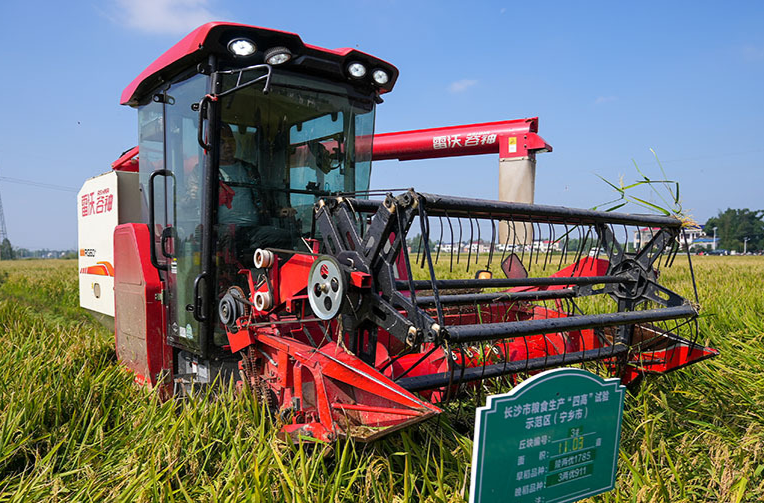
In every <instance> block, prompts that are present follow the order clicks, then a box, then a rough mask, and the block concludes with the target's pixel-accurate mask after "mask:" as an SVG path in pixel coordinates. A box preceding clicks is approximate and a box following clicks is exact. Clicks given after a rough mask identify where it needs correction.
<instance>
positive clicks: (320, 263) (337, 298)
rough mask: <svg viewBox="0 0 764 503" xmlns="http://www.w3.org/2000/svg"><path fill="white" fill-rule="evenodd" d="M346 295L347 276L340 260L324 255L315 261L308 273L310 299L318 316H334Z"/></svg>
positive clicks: (321, 317) (325, 318) (312, 307)
mask: <svg viewBox="0 0 764 503" xmlns="http://www.w3.org/2000/svg"><path fill="white" fill-rule="evenodd" d="M344 296H345V276H344V273H343V272H342V269H341V267H340V264H339V262H337V261H336V260H335V259H334V258H332V257H328V256H323V257H321V258H319V259H318V260H316V261H315V262H313V265H312V267H311V268H310V272H309V273H308V300H309V301H310V307H311V309H313V312H314V313H315V315H316V317H318V318H319V319H322V320H330V319H332V318H334V317H335V316H336V315H337V313H338V312H339V310H340V307H341V306H342V301H343V298H344Z"/></svg>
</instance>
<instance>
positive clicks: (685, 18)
mask: <svg viewBox="0 0 764 503" xmlns="http://www.w3.org/2000/svg"><path fill="white" fill-rule="evenodd" d="M212 20H221V21H235V22H240V23H245V24H254V25H258V26H265V27H270V28H277V29H282V30H286V31H293V32H296V33H298V34H300V36H301V37H302V39H303V40H304V41H305V42H306V43H309V44H314V45H320V46H324V47H330V48H334V47H348V46H349V47H357V48H359V49H360V50H363V51H366V52H369V53H371V54H374V55H376V56H378V57H381V58H383V59H386V60H387V61H389V62H391V63H393V64H394V65H396V66H397V67H398V68H399V70H400V72H401V75H400V78H399V80H398V83H397V85H396V88H395V90H394V91H393V92H392V93H390V94H388V95H386V96H385V103H383V104H382V105H380V106H379V107H378V109H377V129H376V131H377V132H388V131H399V130H407V129H418V128H427V127H437V126H446V125H454V124H468V123H473V122H486V121H497V120H505V119H515V118H521V117H533V116H538V117H539V118H540V131H539V132H540V134H541V136H542V137H544V139H546V140H547V142H548V143H550V144H552V145H553V146H554V152H552V153H547V154H542V155H540V156H539V158H538V169H537V178H536V201H537V202H539V203H544V204H559V205H565V206H577V207H592V206H594V205H596V204H598V203H602V202H604V201H607V200H608V199H612V198H613V197H614V193H613V191H612V189H609V188H608V186H607V185H606V184H605V183H604V182H602V181H601V180H600V179H599V178H598V177H597V175H601V176H603V177H605V178H607V179H608V180H612V181H617V180H619V178H621V177H623V180H624V181H625V182H627V183H628V182H630V181H633V180H636V179H637V177H638V173H637V171H636V169H635V167H634V164H633V161H634V162H636V163H637V164H638V165H639V167H640V169H642V170H643V171H644V172H646V173H648V174H649V175H650V176H654V177H656V178H657V177H659V176H660V172H659V170H658V166H657V164H656V161H655V157H654V156H653V154H652V152H651V151H650V149H651V148H652V149H654V150H655V152H656V153H657V155H658V157H659V158H660V160H661V161H662V163H663V166H664V168H665V170H666V171H667V173H668V176H669V177H670V178H672V179H674V180H677V181H679V182H680V187H681V193H682V204H683V207H684V209H685V210H687V211H688V212H689V213H690V214H691V215H693V216H694V217H695V218H696V219H697V220H699V221H700V222H704V221H705V220H706V219H707V218H708V217H710V216H713V215H715V214H716V213H717V212H718V211H719V210H723V209H726V208H727V207H733V208H744V207H745V208H750V209H760V208H764V85H763V84H764V30H763V29H762V27H763V26H764V3H762V2H727V3H719V2H697V1H696V2H665V1H664V2H629V3H627V2H511V1H486V2H473V3H468V2H452V1H440V2H435V1H432V2H430V1H427V2H417V1H398V0H394V1H373V2H372V1H366V0H357V1H354V2H329V1H322V2H315V1H314V2H299V1H297V2H289V3H287V2H254V1H248V2H233V1H222V0H220V1H218V0H132V1H130V0H101V1H98V2H96V1H93V2H52V1H49V2H42V3H40V2H15V1H8V2H4V4H3V9H2V16H1V19H0V42H1V43H2V46H3V47H4V50H3V59H2V61H3V72H2V78H0V95H1V96H3V101H4V103H3V107H2V110H3V115H4V117H3V120H2V126H0V131H2V135H1V138H2V139H0V196H1V197H2V202H3V208H4V212H5V219H6V223H7V228H8V234H9V237H10V239H11V242H12V243H13V244H14V246H19V247H27V248H42V247H48V248H76V242H77V240H76V239H77V238H76V233H77V229H76V226H77V223H76V222H77V220H76V216H77V215H76V205H75V195H76V193H75V192H72V191H64V190H55V189H51V188H46V187H43V186H40V185H39V184H49V185H54V186H57V187H70V188H73V189H78V188H79V187H80V185H81V184H82V182H83V181H84V180H85V179H87V178H89V177H91V176H95V175H97V174H100V173H102V172H105V171H107V170H108V169H109V165H110V163H111V162H112V161H113V160H114V159H116V158H117V157H118V156H119V154H121V153H122V152H123V151H124V150H126V149H128V148H130V147H132V146H133V145H135V144H136V143H137V119H136V112H135V110H133V109H131V108H129V107H122V106H120V105H119V97H120V94H121V92H122V90H123V89H124V87H125V86H127V84H128V83H129V82H130V81H131V80H132V79H133V78H134V77H135V76H136V75H138V73H140V71H142V70H143V69H144V68H145V67H146V66H147V65H148V64H149V63H150V62H151V61H153V60H154V59H155V58H156V57H157V56H159V54H161V53H162V52H163V51H165V50H166V49H167V48H169V47H170V46H171V45H172V44H173V43H175V42H176V41H177V40H179V39H180V38H181V37H182V36H183V35H185V34H186V33H187V32H188V31H190V30H191V29H193V28H194V27H196V26H198V25H199V24H202V23H204V22H206V21H212ZM497 166H498V159H497V156H493V155H485V156H477V157H462V158H453V159H440V160H423V161H410V162H398V161H384V162H379V163H376V164H375V166H374V168H373V175H372V186H373V187H376V188H392V187H401V186H413V187H415V188H416V189H418V190H421V191H427V192H436V193H449V194H455V195H464V196H472V197H485V198H496V197H497V185H496V184H497V176H498V175H497ZM9 178H12V179H22V180H32V181H34V182H37V183H38V185H29V184H21V183H14V182H13V181H12V180H9ZM632 211H638V209H637V208H633V209H632Z"/></svg>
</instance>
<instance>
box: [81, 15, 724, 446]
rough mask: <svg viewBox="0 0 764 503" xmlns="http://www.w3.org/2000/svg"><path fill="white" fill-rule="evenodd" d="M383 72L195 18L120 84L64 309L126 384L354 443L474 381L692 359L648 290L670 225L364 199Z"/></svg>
mask: <svg viewBox="0 0 764 503" xmlns="http://www.w3.org/2000/svg"><path fill="white" fill-rule="evenodd" d="M397 76H398V72H397V70H396V69H395V67H393V66H392V65H390V64H388V63H386V62H384V61H381V60H379V59H377V58H374V57H372V56H369V55H367V54H364V53H361V52H359V51H356V50H353V49H338V50H328V49H322V48H318V47H315V46H310V45H307V44H304V43H303V42H302V41H301V40H300V38H299V37H298V36H297V35H294V34H291V33H285V32H279V31H274V30H267V29H262V28H256V27H251V26H243V25H235V24H225V23H210V24H207V25H204V26H202V27H200V28H198V29H197V30H195V31H194V32H192V33H191V34H189V35H188V36H187V37H186V38H184V39H183V40H181V41H180V42H179V43H178V44H176V45H175V46H174V47H173V48H171V49H170V50H169V51H168V52H167V53H165V54H164V55H163V56H161V57H160V58H159V59H157V60H156V61H155V62H154V63H153V64H152V65H150V66H149V67H148V68H147V69H146V70H145V71H144V72H143V73H142V74H141V75H139V77H138V78H137V79H135V81H133V83H132V84H131V85H130V86H128V88H127V89H125V91H124V93H123V95H122V103H123V104H127V105H130V106H132V107H135V108H137V111H138V122H139V146H138V148H137V149H134V150H133V151H131V152H129V153H127V154H125V155H124V156H123V157H122V158H121V159H120V160H119V161H117V162H116V163H115V164H114V166H113V167H114V172H115V173H117V174H118V177H117V178H119V180H118V182H119V183H118V184H117V183H115V182H114V181H111V182H109V183H113V184H114V186H113V188H108V187H106V188H103V187H100V185H99V184H103V183H106V182H105V181H104V180H100V177H96V178H94V179H91V180H89V181H88V182H86V185H85V187H83V191H82V192H81V194H80V201H81V205H84V206H81V212H80V248H81V249H88V250H92V251H93V253H91V254H90V255H89V256H81V261H82V260H88V259H90V260H93V261H98V259H99V258H100V259H104V258H105V259H106V260H100V261H98V263H99V264H104V263H106V264H109V267H110V268H111V269H110V270H111V271H112V274H113V285H114V286H113V292H114V303H113V305H112V306H110V308H111V309H112V311H111V313H110V312H109V311H108V309H107V308H102V307H99V306H101V304H97V303H96V299H95V298H93V299H91V298H90V297H94V296H95V297H97V298H98V300H100V301H101V302H102V303H103V300H102V299H101V296H102V295H101V291H102V290H103V288H101V287H100V284H99V288H98V293H99V294H98V295H97V296H96V295H95V291H96V289H95V286H94V285H96V284H97V283H96V282H95V281H93V280H92V277H91V275H90V274H91V273H90V272H89V271H90V270H89V269H88V268H87V267H81V273H82V275H81V299H83V300H82V304H83V306H86V307H90V308H91V309H92V310H94V311H99V312H102V313H103V314H107V315H108V314H112V315H113V316H114V321H115V331H116V344H117V354H118V357H119V358H120V360H121V361H122V362H124V363H125V364H126V365H127V366H128V367H129V368H130V369H131V370H132V371H133V372H134V373H135V374H136V379H137V380H138V381H139V382H144V383H146V384H149V385H151V386H156V387H159V388H160V389H161V390H162V392H164V393H171V392H179V391H181V390H186V389H188V388H190V387H192V386H193V385H196V384H204V383H211V382H214V381H216V380H220V381H229V380H235V381H236V382H238V383H239V385H240V386H242V387H243V388H245V389H247V390H251V391H252V392H254V393H257V394H258V396H259V397H260V398H262V399H263V400H264V401H265V402H266V403H267V404H268V406H269V407H271V408H272V409H274V410H278V411H280V413H281V414H280V416H281V417H283V418H285V425H284V426H283V429H282V431H283V432H284V433H285V434H287V435H291V436H293V437H294V436H300V435H302V436H307V437H312V438H318V439H324V440H328V439H332V438H336V437H337V436H338V435H350V436H353V437H355V438H357V439H361V440H370V439H373V438H377V437H379V436H381V435H384V434H386V433H389V432H391V431H394V430H396V429H399V428H401V427H404V426H406V425H409V424H412V423H415V422H417V421H421V420H423V419H425V418H427V417H430V416H432V415H434V414H437V413H438V412H439V411H440V409H438V408H437V407H436V406H435V405H433V403H437V402H440V401H443V400H446V399H448V398H449V397H451V396H454V395H455V394H457V393H458V392H459V390H460V387H463V386H465V385H474V383H475V382H477V381H481V380H483V379H488V378H492V377H501V376H507V377H509V378H510V379H514V378H515V377H514V376H517V375H523V374H526V375H527V373H529V372H534V371H538V370H543V369H546V368H551V367H555V366H560V365H568V364H582V365H585V364H587V362H590V364H592V365H599V366H600V368H601V369H602V370H603V371H606V372H609V373H611V374H613V375H617V376H620V377H621V378H622V379H623V380H624V382H631V381H634V380H636V379H638V378H640V377H641V376H643V375H645V374H647V373H661V372H665V371H668V370H672V369H674V368H678V367H681V366H684V365H686V364H688V363H692V362H695V361H699V360H701V359H703V358H706V357H709V356H713V355H714V354H715V351H714V350H712V349H710V348H705V347H703V346H701V345H699V344H697V343H696V342H695V339H696V337H697V332H696V324H695V317H696V316H697V306H696V304H694V303H691V302H689V301H686V300H685V299H684V298H682V297H681V296H679V295H678V294H676V293H674V292H672V291H670V290H668V289H666V288H665V287H663V286H661V285H659V284H658V281H657V279H658V272H657V271H658V269H659V267H658V266H659V265H660V264H661V262H663V263H664V264H666V265H667V264H669V263H670V262H671V261H672V260H673V258H674V257H675V255H676V254H677V253H678V251H679V246H678V243H679V240H678V237H679V235H680V234H681V228H682V223H681V221H679V220H678V219H675V218H672V217H658V216H634V215H628V214H610V213H601V212H595V211H588V210H571V209H567V208H557V207H545V206H535V205H523V204H513V203H505V202H497V201H484V200H475V199H464V198H458V197H450V196H438V195H432V194H424V193H419V192H416V191H414V190H413V189H412V190H408V191H398V193H395V194H394V193H392V192H388V191H380V192H377V193H375V192H373V191H370V190H369V180H370V171H371V161H372V156H373V137H374V113H375V106H376V104H378V103H380V102H381V99H380V96H381V95H382V94H384V93H386V92H388V91H390V90H391V89H392V87H393V85H394V84H395V81H396V79H397ZM138 153H139V162H138V166H137V170H136V163H135V157H136V156H137V155H138ZM135 171H137V173H134V172H135ZM104 176H105V175H104ZM123 179H124V180H123ZM103 194H109V195H112V196H114V197H116V200H114V201H113V205H114V208H115V211H118V214H117V215H116V217H115V218H114V219H113V220H112V221H111V222H113V228H112V230H113V251H112V250H111V249H109V246H107V245H104V247H103V249H104V250H107V251H104V252H103V253H104V254H105V255H104V256H100V255H98V252H97V250H96V247H95V246H90V247H88V243H89V242H90V241H89V240H94V239H96V235H97V237H99V238H100V239H103V235H104V233H105V231H104V228H103V224H102V225H101V226H99V227H95V226H93V225H91V224H90V222H91V221H94V219H91V220H87V218H88V217H90V216H91V215H90V214H89V213H88V211H89V210H88V209H87V208H92V207H93V205H92V201H93V199H94V198H97V197H101V196H102V195H103ZM375 195H382V196H383V199H374V197H373V196H375ZM110 201H111V200H110ZM87 204H90V206H89V207H86V205H87ZM109 204H110V205H111V204H112V203H111V202H110V203H109ZM103 211H104V214H105V213H108V212H107V211H106V210H105V209H104V210H103ZM109 211H111V206H110V209H109ZM105 225H107V226H108V223H107V224H105ZM643 226H649V228H650V229H652V232H651V238H650V240H649V242H645V243H640V244H639V245H638V246H636V245H635V246H631V245H630V243H628V241H629V232H630V230H629V229H630V228H632V227H633V228H640V227H643ZM414 233H417V234H418V235H419V238H418V239H419V240H418V241H416V240H414V242H413V243H412V240H411V238H410V237H409V234H414ZM640 235H641V234H640ZM534 236H535V237H536V239H534ZM542 236H543V237H544V238H545V239H539V238H541V237H542ZM630 246H631V248H630ZM589 248H591V249H596V250H602V252H603V253H602V254H601V258H597V257H592V256H589V255H588V254H587V251H588V249H589ZM109 253H111V255H109ZM81 255H83V254H81ZM112 256H113V259H112V260H113V267H112V266H111V262H110V261H109V260H108V259H111V258H112ZM104 267H105V266H104ZM549 268H554V270H556V271H557V272H554V273H553V274H549V273H545V272H544V271H546V270H547V269H549ZM476 271H480V273H479V274H477V275H475V273H476ZM502 271H503V272H502ZM460 273H461V274H460ZM494 274H496V275H497V276H498V275H504V276H506V277H503V278H502V277H493V276H494ZM108 275H109V274H106V276H108ZM443 276H446V277H447V278H448V279H443ZM460 276H466V277H465V278H463V279H461V278H460ZM107 287H108V284H107ZM89 296H90V297H89ZM602 299H606V300H608V301H610V302H609V303H606V302H599V300H602ZM107 303H108V301H107ZM605 304H607V306H605ZM107 307H109V306H107ZM680 331H683V332H688V335H686V336H684V337H682V336H680V335H679V332H680ZM470 383H472V384H470ZM415 392H418V395H415V394H414V393H415Z"/></svg>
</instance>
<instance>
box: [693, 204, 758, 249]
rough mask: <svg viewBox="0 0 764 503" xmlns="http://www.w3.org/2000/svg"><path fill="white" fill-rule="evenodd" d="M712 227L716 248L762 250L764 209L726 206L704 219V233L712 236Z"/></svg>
mask: <svg viewBox="0 0 764 503" xmlns="http://www.w3.org/2000/svg"><path fill="white" fill-rule="evenodd" d="M714 227H716V239H717V240H718V241H717V244H716V248H717V249H722V250H730V251H732V250H734V251H737V252H742V251H743V249H744V248H745V249H747V251H749V252H756V251H762V250H764V210H756V211H751V210H749V209H748V208H744V209H732V208H727V209H726V210H724V211H720V212H719V214H718V215H717V216H715V217H712V218H709V219H708V221H706V225H705V228H704V231H705V233H706V235H708V236H711V237H713V235H714ZM745 241H747V242H748V243H747V246H745V245H744V242H745Z"/></svg>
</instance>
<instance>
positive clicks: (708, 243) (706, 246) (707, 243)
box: [690, 237, 714, 251]
mask: <svg viewBox="0 0 764 503" xmlns="http://www.w3.org/2000/svg"><path fill="white" fill-rule="evenodd" d="M713 249H714V238H707V237H702V238H698V239H696V240H695V241H693V242H691V243H690V250H692V251H700V250H713Z"/></svg>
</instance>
